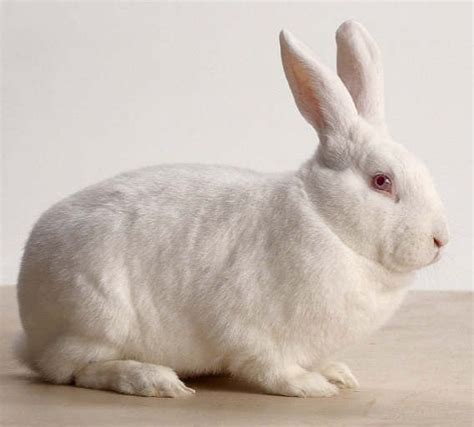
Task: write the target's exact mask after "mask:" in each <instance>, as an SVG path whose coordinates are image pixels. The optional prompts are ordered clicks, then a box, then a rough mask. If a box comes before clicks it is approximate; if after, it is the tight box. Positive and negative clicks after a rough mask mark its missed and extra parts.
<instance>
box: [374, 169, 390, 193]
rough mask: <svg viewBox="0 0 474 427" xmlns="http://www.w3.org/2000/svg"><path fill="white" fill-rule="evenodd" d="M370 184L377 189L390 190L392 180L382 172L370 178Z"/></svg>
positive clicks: (388, 191)
mask: <svg viewBox="0 0 474 427" xmlns="http://www.w3.org/2000/svg"><path fill="white" fill-rule="evenodd" d="M372 186H373V187H374V188H375V189H376V190H379V191H385V192H387V193H391V192H392V180H391V179H390V177H388V176H387V175H385V174H383V173H378V174H377V175H375V176H374V177H373V178H372Z"/></svg>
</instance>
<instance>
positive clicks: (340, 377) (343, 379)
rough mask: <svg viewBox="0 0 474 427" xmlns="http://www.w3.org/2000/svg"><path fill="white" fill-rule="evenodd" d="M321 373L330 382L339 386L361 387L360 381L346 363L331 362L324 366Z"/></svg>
mask: <svg viewBox="0 0 474 427" xmlns="http://www.w3.org/2000/svg"><path fill="white" fill-rule="evenodd" d="M321 373H322V374H323V375H324V376H325V377H326V378H327V380H328V381H329V382H331V383H332V384H335V385H337V386H338V387H339V388H352V389H358V388H359V383H358V381H357V380H356V378H355V377H354V375H353V374H352V372H351V370H350V369H349V368H348V367H347V365H345V364H344V363H341V362H330V363H328V364H326V365H325V366H324V367H323V369H322V370H321Z"/></svg>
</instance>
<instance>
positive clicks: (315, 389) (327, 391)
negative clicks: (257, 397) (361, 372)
mask: <svg viewBox="0 0 474 427" xmlns="http://www.w3.org/2000/svg"><path fill="white" fill-rule="evenodd" d="M267 390H269V391H270V392H271V393H274V394H281V395H284V396H294V397H330V396H335V395H336V394H338V393H339V390H338V388H337V387H336V386H335V385H334V384H331V383H330V382H329V381H328V380H327V379H326V378H325V377H324V376H322V375H321V374H319V373H317V372H309V371H305V372H302V373H299V374H298V375H295V376H291V377H287V378H284V379H281V380H280V381H278V382H277V383H276V384H275V385H274V386H272V387H267Z"/></svg>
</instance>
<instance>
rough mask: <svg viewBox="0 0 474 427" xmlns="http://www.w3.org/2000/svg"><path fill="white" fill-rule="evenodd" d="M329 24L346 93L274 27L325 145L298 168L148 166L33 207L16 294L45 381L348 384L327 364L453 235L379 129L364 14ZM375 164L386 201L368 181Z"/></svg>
mask: <svg viewBox="0 0 474 427" xmlns="http://www.w3.org/2000/svg"><path fill="white" fill-rule="evenodd" d="M341 28H342V30H339V32H338V46H339V48H340V49H341V47H342V50H340V51H339V63H340V64H342V65H341V66H340V67H339V68H340V70H339V72H340V73H342V74H341V78H343V80H344V82H345V84H346V86H348V87H349V90H350V91H351V93H352V97H351V95H350V94H349V91H348V90H347V89H346V88H345V86H344V83H343V82H342V81H341V80H340V79H339V77H337V76H336V75H335V74H334V73H332V72H331V71H330V70H329V69H327V68H326V67H324V66H322V65H321V64H319V63H318V61H317V60H315V59H313V58H311V57H310V56H309V55H310V54H309V53H308V51H307V48H305V47H303V46H302V45H301V43H299V42H297V41H296V40H295V39H294V38H293V37H292V36H291V35H289V34H288V33H286V32H283V33H282V35H281V48H282V59H283V63H284V68H285V72H286V74H287V76H288V80H289V83H290V86H291V89H292V91H293V94H294V96H295V99H296V102H297V105H298V107H299V108H300V110H301V111H302V113H303V114H304V115H305V117H306V118H307V119H308V121H309V122H310V123H312V124H313V126H314V127H315V128H316V130H317V131H318V133H319V137H320V145H319V147H318V150H317V152H316V154H315V156H314V157H313V158H312V159H310V160H308V161H307V162H306V163H305V164H304V165H303V166H302V167H301V168H300V169H299V170H298V171H296V172H294V173H282V174H261V173H257V172H252V171H247V170H242V169H236V168H232V167H221V166H200V165H173V166H169V165H168V166H157V167H151V168H146V169H142V170H138V171H132V172H128V173H124V174H121V175H119V176H117V177H114V178H112V179H109V180H107V181H105V182H102V183H99V184H96V185H93V186H91V187H89V188H86V189H85V190H83V191H80V192H79V193H77V194H74V195H72V196H70V197H68V198H66V199H65V200H62V201H61V202H59V203H57V204H56V205H54V206H53V207H52V208H50V209H49V210H48V211H47V212H46V213H44V214H43V215H42V217H41V218H40V219H39V221H38V222H37V224H36V225H35V227H34V229H33V231H32V233H31V235H30V238H29V240H28V243H27V245H26V249H25V253H24V257H23V261H22V266H21V272H20V276H19V283H18V298H19V304H20V314H21V319H22V322H23V326H24V330H25V335H26V337H25V342H24V344H25V348H26V350H25V354H24V356H25V357H26V359H27V360H28V361H29V364H30V366H31V367H32V368H33V369H35V370H36V371H37V372H39V373H40V374H41V375H42V376H43V378H45V379H46V380H48V381H51V382H54V383H70V382H75V383H76V385H79V386H84V387H91V388H97V389H111V390H116V391H118V392H122V393H129V394H137V395H145V396H149V395H153V396H185V395H188V394H191V393H192V390H190V389H189V388H187V387H186V386H185V385H184V384H183V383H182V382H181V381H180V380H179V379H178V376H176V375H175V373H174V372H176V373H177V374H178V375H179V376H181V377H186V376H192V375H200V374H205V373H231V374H233V375H235V376H238V377H241V378H244V379H246V380H248V381H251V382H254V383H256V384H258V385H259V386H261V387H262V389H264V390H266V391H267V392H269V393H274V394H283V395H290V396H330V395H334V394H336V393H337V390H338V388H337V387H336V386H335V385H334V384H336V385H338V386H339V387H356V386H357V381H356V380H355V378H354V377H353V375H352V374H351V372H350V371H349V369H348V368H347V367H346V366H345V365H343V364H340V363H337V362H334V361H332V359H331V357H332V356H333V354H334V353H335V352H336V351H337V350H339V349H341V348H343V347H345V346H347V345H349V344H350V343H352V342H354V341H356V340H358V339H359V338H361V337H363V336H365V335H367V334H369V333H370V332H372V331H374V330H375V329H377V328H378V327H380V326H381V325H382V324H383V323H384V322H385V321H386V320H387V319H388V318H389V317H390V316H391V315H392V313H393V312H394V310H395V309H396V308H397V307H398V305H399V304H400V302H401V301H402V298H403V296H404V294H405V292H406V285H407V284H408V283H409V281H410V279H411V277H412V275H413V271H414V270H416V269H418V268H421V267H423V266H425V265H427V264H429V263H431V262H433V261H434V260H435V259H437V257H438V256H439V250H438V248H437V247H436V246H435V245H434V243H433V238H434V237H436V238H438V239H439V240H442V241H444V242H445V241H446V240H447V227H446V222H445V220H444V215H443V209H442V205H441V202H440V200H439V198H438V196H437V194H436V191H435V190H434V187H433V185H432V183H431V179H430V176H429V174H428V172H427V171H426V169H425V168H424V167H423V166H422V164H421V163H420V162H419V161H418V160H416V159H415V158H414V157H413V156H412V155H411V154H409V153H408V152H407V151H406V150H405V149H403V148H402V147H401V146H400V145H398V144H396V143H394V142H391V141H390V140H389V139H388V136H387V135H388V133H387V131H386V127H385V125H384V124H383V123H380V120H379V119H380V118H381V117H383V111H381V110H380V109H383V95H382V93H381V92H380V91H381V81H377V82H375V83H368V82H369V81H370V80H371V76H373V75H376V76H379V77H380V78H381V74H380V72H379V71H380V70H381V64H380V57H379V55H371V56H370V58H371V60H370V61H369V60H367V58H368V54H367V51H370V52H372V51H377V52H378V49H377V47H376V46H375V43H374V42H373V40H372V39H371V38H370V37H367V34H366V30H365V29H363V28H362V27H361V25H360V24H357V23H354V22H351V21H350V22H346V23H344V24H343V26H342V27H341ZM364 49H365V50H364ZM341 67H342V68H341ZM374 67H375V68H374ZM374 69H375V70H377V71H376V72H375V71H374ZM356 72H357V73H358V74H357V76H358V77H357V79H356V80H351V79H352V78H354V77H353V76H352V77H351V75H352V74H351V73H356ZM366 77H367V78H366ZM357 85H359V86H358V87H359V89H360V90H359V92H357V93H356V91H355V89H354V88H355V87H356V86H357ZM360 94H362V95H360ZM358 96H362V97H363V101H360V102H359V99H358V98H357V97H358ZM353 99H354V100H353ZM356 106H357V108H356ZM361 106H362V107H361ZM359 108H360V110H359ZM374 118H375V119H374ZM373 119H374V120H373ZM377 172H386V173H389V174H390V175H391V176H392V177H393V180H394V184H395V187H396V196H394V197H390V196H387V195H385V194H381V193H379V192H377V191H375V190H373V189H372V188H371V177H372V176H373V175H374V174H375V173H377ZM173 371H174V372H173Z"/></svg>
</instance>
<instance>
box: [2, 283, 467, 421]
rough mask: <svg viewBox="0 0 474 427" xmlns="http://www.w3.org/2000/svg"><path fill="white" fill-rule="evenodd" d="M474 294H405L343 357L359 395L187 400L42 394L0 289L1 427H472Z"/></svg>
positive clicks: (55, 390) (227, 390)
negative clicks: (20, 352)
mask: <svg viewBox="0 0 474 427" xmlns="http://www.w3.org/2000/svg"><path fill="white" fill-rule="evenodd" d="M472 308H473V294H472V293H469V292H411V293H410V294H409V296H408V297H407V299H406V301H405V303H404V304H403V306H402V308H401V309H400V310H399V311H398V312H397V313H396V314H395V316H394V318H393V319H392V320H391V321H390V322H389V324H387V325H386V326H385V327H384V328H383V329H382V330H380V331H379V332H378V333H376V334H375V335H374V336H372V337H371V338H369V339H368V340H367V341H366V342H364V343H361V344H359V345H358V346H356V347H353V348H351V349H349V350H348V351H346V352H345V353H344V354H341V355H340V357H339V359H340V360H341V361H345V362H346V363H347V364H348V365H349V366H350V367H351V369H352V371H353V373H354V374H355V375H356V376H357V378H358V379H359V382H360V384H361V389H360V391H357V392H354V391H343V392H341V394H340V395H339V396H337V397H332V398H308V399H301V398H292V397H280V396H269V395H265V394H261V393H260V392H259V391H258V390H255V389H252V388H250V387H248V386H247V385H246V384H243V383H240V382H236V381H234V380H231V379H229V378H223V377H206V378H201V379H197V380H193V381H190V382H188V383H189V385H190V386H191V387H193V388H195V389H196V391H197V393H196V395H195V396H193V397H190V398H186V399H158V398H144V397H134V396H124V395H120V394H116V393H112V392H107V391H96V390H86V389H80V388H76V387H72V386H56V385H49V384H44V383H42V382H41V381H39V380H38V379H36V378H35V376H34V375H33V374H31V373H30V372H29V371H28V370H27V369H26V368H24V367H22V366H21V365H20V364H19V363H18V362H17V361H15V360H14V359H13V356H12V354H11V344H12V341H13V339H14V337H15V335H16V334H17V333H18V331H19V330H20V323H19V319H18V313H17V304H16V299H15V288H14V287H10V286H2V287H0V313H1V322H0V331H1V333H0V354H1V364H0V425H2V426H13V425H16V426H78V425H88V426H187V425H193V426H214V425H217V426H282V425H285V426H303V425H304V426H366V425H367V426H386V425H391V426H407V425H423V426H472V425H474V424H473V420H474V414H473V389H472V382H473V310H472Z"/></svg>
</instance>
